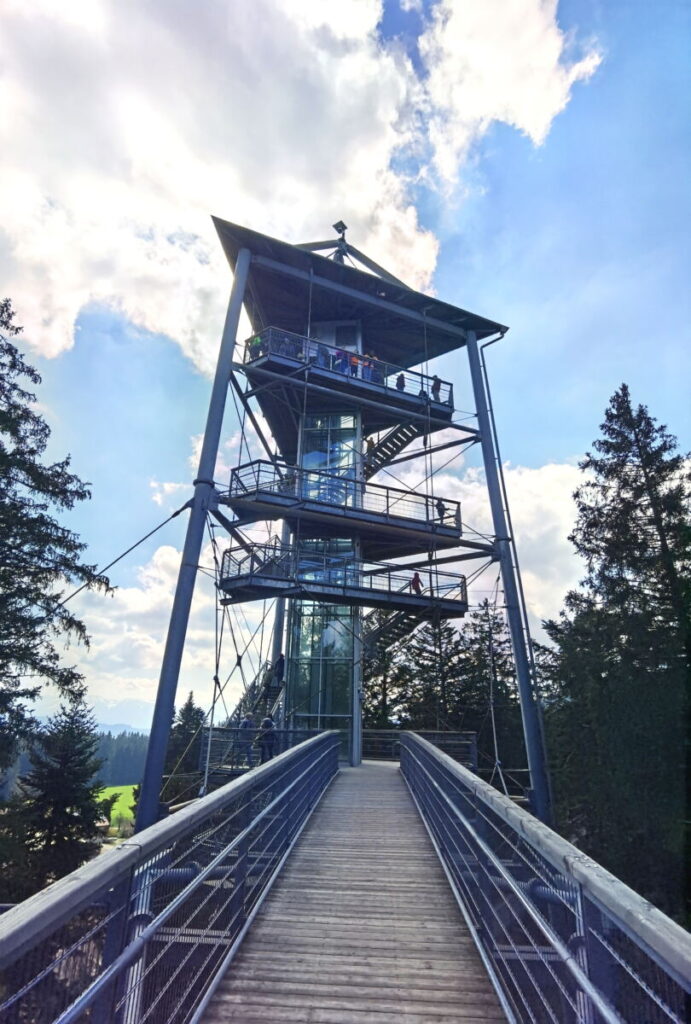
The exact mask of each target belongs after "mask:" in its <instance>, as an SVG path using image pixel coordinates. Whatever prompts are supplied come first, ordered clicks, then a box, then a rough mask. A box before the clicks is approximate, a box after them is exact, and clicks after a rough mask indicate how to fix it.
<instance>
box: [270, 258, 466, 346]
mask: <svg viewBox="0 0 691 1024" xmlns="http://www.w3.org/2000/svg"><path fill="white" fill-rule="evenodd" d="M252 264H253V265H254V266H257V267H264V268H266V269H267V270H273V271H274V272H275V273H277V274H283V275H284V276H286V277H294V278H297V279H298V280H300V281H305V282H306V283H309V280H310V274H309V271H307V270H300V269H299V268H298V267H290V266H288V265H287V264H285V263H281V262H280V261H279V260H272V259H271V258H270V257H269V256H259V255H258V254H255V255H254V256H253V257H252ZM312 284H313V286H314V287H317V288H323V289H324V290H325V291H329V292H336V293H337V294H339V295H346V296H347V297H348V298H349V299H354V300H355V301H356V302H361V303H363V304H364V305H367V306H375V307H376V308H377V309H381V310H383V311H384V312H386V313H395V314H396V316H400V317H402V318H403V319H405V320H412V321H413V322H414V323H416V324H419V325H420V327H423V326H424V325H427V327H428V328H430V327H433V328H434V329H435V330H438V331H442V332H443V333H444V334H449V335H451V337H453V338H458V339H460V341H461V342H465V338H466V333H467V332H466V330H465V329H464V328H463V327H455V326H454V325H453V324H449V323H447V322H446V321H445V320H437V318H436V317H432V316H425V315H424V314H422V313H418V312H416V311H415V310H414V309H407V308H406V307H405V306H399V305H398V304H397V303H395V302H389V301H388V300H387V299H385V298H382V297H381V296H376V295H368V294H367V292H361V291H358V289H357V288H349V287H348V285H345V284H339V283H338V282H337V281H328V280H327V279H326V278H324V277H321V276H320V275H319V274H314V276H313V278H312ZM403 287H404V288H406V286H405V285H403ZM406 291H410V289H409V288H406ZM413 294H415V293H413ZM432 301H433V299H431V298H430V302H432Z"/></svg>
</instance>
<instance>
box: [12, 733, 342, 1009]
mask: <svg viewBox="0 0 691 1024" xmlns="http://www.w3.org/2000/svg"><path fill="white" fill-rule="evenodd" d="M337 748H338V738H337V736H336V735H335V734H333V733H322V734H320V735H319V736H317V737H315V738H314V739H311V740H307V741H306V742H305V743H302V744H301V745H300V746H298V747H295V748H293V749H292V750H290V751H288V752H287V753H285V754H282V755H281V756H280V757H277V758H276V759H275V760H273V761H270V762H269V763H268V764H266V765H264V766H262V767H261V768H258V769H256V770H255V771H253V772H248V773H247V774H246V775H244V776H243V777H242V778H240V779H237V780H236V781H235V782H231V783H229V784H228V785H227V786H224V787H223V788H222V789H219V790H217V791H216V792H215V793H212V794H211V795H210V796H208V797H205V798H204V799H203V800H199V801H198V802H197V803H195V804H194V805H192V806H190V807H187V808H185V809H184V810H181V811H179V812H178V813H177V814H175V815H173V816H172V817H170V818H167V819H166V820H165V821H161V822H159V823H158V824H156V825H153V826H151V828H148V829H145V830H144V831H143V832H140V833H139V834H138V835H137V836H135V837H134V838H133V839H132V840H130V841H128V842H126V843H123V844H122V845H121V846H119V847H117V848H116V849H114V850H112V851H110V852H109V853H106V854H103V855H102V856H100V857H98V858H97V859H96V860H94V861H91V862H90V863H89V864H87V865H85V866H84V867H83V868H80V869H78V870H77V871H75V872H73V873H72V874H71V875H68V876H67V877H65V878H63V879H61V880H60V881H59V882H56V883H55V884H54V885H52V886H50V887H49V888H48V889H46V890H44V891H43V892H40V893H38V894H37V895H36V896H33V897H31V899H29V900H26V901H25V902H24V903H22V904H19V905H18V906H17V907H15V908H14V909H13V910H10V911H8V912H7V913H6V914H3V915H2V917H0V1019H1V1020H2V1021H3V1024H20V1022H21V1024H26V1022H31V1024H49V1022H50V1024H58V1022H59V1024H68V1022H77V1021H79V1022H86V1021H89V1022H91V1024H94V1022H99V1024H106V1022H108V1024H110V1022H113V1024H145V1022H151V1024H182V1022H190V1021H195V1022H196V1021H198V1020H199V1019H200V1017H201V1013H202V1012H203V1009H204V1007H205V1005H206V1003H207V1001H208V999H209V998H210V994H211V993H212V992H213V990H214V988H215V985H216V983H217V980H218V979H219V978H220V976H221V974H222V972H223V970H224V969H225V967H226V966H227V964H228V963H229V962H230V960H231V959H232V958H233V956H234V954H235V951H236V949H237V947H238V945H239V943H240V941H241V939H242V937H243V935H244V934H245V931H246V930H247V928H248V926H249V924H250V922H251V920H252V919H253V917H254V915H255V913H256V911H257V909H258V907H259V905H260V904H261V902H262V900H263V898H264V896H265V894H266V892H267V890H268V888H269V887H270V886H271V884H272V882H273V880H274V878H275V876H276V874H277V873H278V871H279V870H280V868H281V866H282V864H283V862H284V860H285V858H286V857H287V855H288V853H289V852H290V850H291V848H292V846H293V844H294V842H295V840H296V839H297V836H298V835H299V833H300V831H301V830H302V828H303V826H304V824H305V822H306V821H307V819H308V817H309V815H310V814H311V812H312V810H313V809H314V807H315V805H316V804H317V802H318V801H319V799H320V797H321V795H322V794H323V792H324V790H325V789H326V787H327V786H328V785H329V783H330V781H331V780H332V779H333V777H334V776H335V774H336V772H337V770H338V753H337Z"/></svg>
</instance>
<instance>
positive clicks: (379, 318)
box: [139, 219, 548, 827]
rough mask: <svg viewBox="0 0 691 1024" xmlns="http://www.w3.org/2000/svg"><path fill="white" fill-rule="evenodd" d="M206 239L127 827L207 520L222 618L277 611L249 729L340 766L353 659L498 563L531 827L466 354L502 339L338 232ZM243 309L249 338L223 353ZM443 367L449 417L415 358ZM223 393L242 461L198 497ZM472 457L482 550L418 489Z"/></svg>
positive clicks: (512, 585)
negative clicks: (211, 370) (466, 390)
mask: <svg viewBox="0 0 691 1024" xmlns="http://www.w3.org/2000/svg"><path fill="white" fill-rule="evenodd" d="M214 223H215V226H216V229H217V231H218V234H219V237H220V240H221V243H222V245H223V249H224V251H225V254H226V257H227V259H228V262H229V264H230V267H231V269H232V271H233V274H234V284H233V290H232V294H231V299H230V305H229V309H228V315H227V318H226V324H225V329H224V334H223V339H222V343H221V351H220V355H219V363H218V368H217V373H216V379H215V382H214V388H213V393H212V398H211V404H210V409H209V418H208V422H207V430H206V433H205V438H204V443H203V448H202V454H201V459H200V467H199V472H198V475H197V479H196V480H195V496H194V499H193V500H192V502H191V513H190V521H189V527H188V534H187V540H186V545H185V551H184V553H183V564H182V567H181V574H180V580H179V582H178V590H177V592H176V598H175V605H174V609H173V615H172V619H171V627H170V632H169V637H168V645H167V648H166V654H165V657H164V664H163V668H162V673H161V684H160V687H159V696H158V700H157V707H156V713H155V718H154V726H153V728H152V741H151V745H150V750H149V760H148V762H147V769H146V775H145V781H144V787H143V794H142V799H141V806H142V811H141V812H140V818H141V821H140V823H139V827H143V826H144V825H146V824H148V823H149V822H150V821H152V820H155V815H156V812H157V805H156V801H157V796H154V793H153V791H154V788H155V786H156V781H155V780H156V775H157V773H158V777H159V779H160V773H161V772H162V768H163V760H164V758H165V743H166V742H167V729H168V728H169V722H170V718H171V717H172V712H173V707H174V697H175V687H176V684H177V673H178V670H179V663H180V657H181V654H182V645H183V643H184V631H185V628H186V623H187V616H188V613H189V602H190V600H191V594H192V588H193V586H194V575H195V572H196V566H197V563H198V560H199V551H200V548H201V541H202V535H203V528H204V520H205V517H206V515H207V514H208V513H210V514H211V515H213V516H214V517H215V518H216V520H217V521H218V522H219V523H220V524H221V525H222V526H223V527H224V528H225V530H226V531H227V532H228V534H229V537H230V543H229V547H228V548H227V550H226V551H225V553H224V555H223V559H222V566H221V572H220V576H219V580H218V587H219V590H220V592H221V595H222V601H223V603H225V604H237V603H242V602H247V601H259V600H264V599H268V598H272V599H276V605H275V622H274V634H273V651H272V658H271V664H274V665H275V664H276V662H277V660H278V658H279V655H280V654H281V653H285V671H284V673H283V674H282V676H281V673H277V674H274V675H272V674H271V672H266V671H264V673H263V674H262V675H260V676H259V677H258V678H257V679H256V680H255V683H254V684H253V692H252V695H251V696H252V701H253V702H254V706H255V707H261V709H262V713H263V711H264V710H271V709H274V711H275V713H276V714H277V715H278V716H279V719H280V723H281V725H282V726H284V727H285V728H290V729H311V730H314V729H318V730H321V729H338V730H339V731H340V732H341V735H342V756H344V757H346V758H347V759H348V761H349V762H350V763H351V764H352V765H357V764H359V763H360V759H361V755H362V738H361V736H362V731H361V717H362V716H361V704H362V673H363V660H364V659H365V658H366V657H367V656H368V655H370V654H371V653H372V652H373V650H374V649H375V646H379V647H380V648H382V647H384V648H385V647H387V646H388V645H389V644H391V643H393V642H394V641H395V640H397V639H400V638H401V637H402V636H403V635H405V634H406V633H409V632H411V631H412V630H413V629H415V628H416V626H417V625H418V624H420V623H421V622H424V621H433V622H439V621H441V620H448V619H462V617H463V616H464V615H465V613H466V611H467V609H468V596H467V589H466V580H465V576H464V575H463V572H462V569H463V567H464V563H467V562H473V561H474V562H475V564H476V565H477V564H478V562H477V560H478V559H480V560H484V562H485V563H487V562H488V561H496V562H498V563H499V566H500V569H501V573H502V579H503V586H504V593H505V601H506V610H507V616H508V622H509V627H510V632H511V636H512V643H513V649H514V655H515V661H516V674H517V679H518V685H519V692H520V697H521V707H522V713H523V724H524V731H525V736H526V747H527V750H528V762H529V768H530V772H531V785H532V789H531V797H532V803H533V809H534V810H535V811H536V813H537V814H538V815H539V816H540V817H542V818H546V817H547V816H548V790H547V777H546V770H545V763H544V755H543V749H542V742H541V736H540V730H539V727H538V718H537V707H536V701H535V696H534V689H533V683H534V680H533V673H532V667H531V658H530V646H529V639H528V632H527V620H526V615H525V609H524V607H523V605H522V601H521V595H520V587H519V580H518V577H517V567H516V561H515V558H514V555H513V549H512V540H511V538H510V533H509V528H508V525H507V507H506V500H505V493H504V491H503V483H502V480H501V467H500V465H499V462H498V457H497V450H496V443H495V438H494V433H493V424H492V420H491V413H490V408H489V403H488V397H487V387H486V378H485V375H484V364H483V362H482V354H481V345H482V344H483V343H487V342H489V341H491V340H497V339H498V338H500V337H502V336H503V334H504V333H505V332H506V330H507V328H506V327H504V326H503V325H502V324H499V323H496V322H494V321H492V320H488V319H486V318H484V317H482V316H478V315H476V314H474V313H470V312H468V311H467V310H464V309H461V308H458V307H457V306H453V305H450V304H448V303H446V302H442V301H440V300H438V299H436V298H433V297H431V296H429V295H425V294H422V293H420V292H417V291H414V290H413V289H411V288H408V287H407V286H406V285H405V284H404V283H403V282H401V281H399V280H398V279H397V278H395V277H394V276H393V275H392V274H390V273H388V272H387V271H386V270H384V269H383V268H382V267H380V266H379V265H378V264H376V263H375V262H374V261H372V260H371V259H369V257H367V256H366V255H364V254H363V253H362V252H360V251H359V250H358V249H356V248H355V247H354V246H353V245H351V244H350V243H349V242H348V241H347V240H346V231H347V228H346V225H345V224H344V223H343V222H342V221H339V222H338V223H337V224H335V225H334V230H335V231H336V237H335V238H333V239H330V240H324V241H317V242H311V243H305V244H300V245H291V244H288V243H286V242H283V241H280V240H277V239H275V238H271V237H269V236H267V235H264V234H260V233H259V232H256V231H252V230H250V229H248V228H245V227H241V226H239V225H236V224H231V223H229V222H227V221H223V220H218V219H215V220H214ZM324 254H326V255H324ZM243 305H244V308H245V310H246V313H247V315H248V317H249V321H250V324H251V330H250V333H249V334H248V336H247V337H243V338H237V337H236V335H237V331H238V324H239V318H240V312H241V309H242V306H243ZM452 352H457V353H458V357H459V358H458V362H459V367H462V366H463V363H464V362H466V360H467V362H466V365H467V370H468V372H469V375H470V381H471V385H472V393H473V396H474V400H475V405H476V410H475V414H474V415H472V416H468V415H465V416H463V417H460V416H458V415H456V409H455V402H454V386H453V382H452V381H450V380H445V379H441V378H440V377H439V376H438V375H437V374H436V373H434V372H431V371H430V365H429V364H430V363H432V361H433V360H435V359H437V357H439V356H444V355H448V354H449V353H452ZM464 357H465V358H464ZM433 365H434V364H433ZM228 387H230V388H231V389H232V391H233V392H234V394H235V397H236V399H237V400H239V402H240V403H241V404H242V407H243V409H244V416H243V419H244V421H245V422H246V423H248V424H251V426H252V428H253V431H254V433H255V434H256V438H257V441H258V444H259V445H260V446H261V457H259V458H249V457H248V458H247V459H246V460H245V461H242V462H241V464H240V465H238V466H236V467H235V468H234V469H233V470H232V472H231V476H230V481H229V484H228V486H227V488H226V487H225V486H223V485H221V484H215V483H214V480H213V473H214V466H215V461H216V455H217V452H218V443H219V438H220V430H221V425H222V417H223V411H224V407H225V401H226V397H227V392H228ZM266 428H268V431H267V429H266ZM476 444H479V445H480V446H481V449H482V455H483V462H484V468H485V477H486V481H487V489H488V498H489V504H490V508H491V512H492V521H493V529H494V536H493V537H489V538H481V537H479V536H478V535H477V534H476V533H474V532H471V533H467V532H466V531H465V530H464V523H463V516H462V509H461V506H460V503H459V500H458V495H456V494H454V493H446V492H444V493H438V492H437V491H436V490H435V488H434V474H433V471H432V460H433V459H434V457H435V456H436V454H437V453H438V452H440V451H442V450H446V449H452V448H456V449H459V448H460V449H461V450H462V449H463V448H465V447H468V446H472V445H476ZM241 450H242V446H241ZM245 451H246V452H249V447H248V446H245ZM411 469H413V470H416V472H414V473H410V472H409V470H411ZM402 473H403V475H404V476H407V477H408V478H410V477H411V476H414V477H415V478H416V479H419V480H421V481H422V483H420V484H419V485H418V486H415V487H412V488H411V487H406V486H405V484H404V483H402V482H401V481H400V480H399V479H397V478H399V477H400V475H401V474H402ZM266 524H268V527H267V525H266ZM242 706H243V707H244V709H247V708H248V707H250V706H251V702H248V700H245V701H244V702H243V704H242ZM166 723H168V724H166ZM157 792H158V790H156V793H157Z"/></svg>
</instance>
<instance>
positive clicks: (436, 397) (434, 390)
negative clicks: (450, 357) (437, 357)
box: [432, 373, 441, 402]
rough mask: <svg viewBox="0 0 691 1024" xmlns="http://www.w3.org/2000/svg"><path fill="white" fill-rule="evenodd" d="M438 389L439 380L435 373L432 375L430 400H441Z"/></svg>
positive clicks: (439, 386)
mask: <svg viewBox="0 0 691 1024" xmlns="http://www.w3.org/2000/svg"><path fill="white" fill-rule="evenodd" d="M440 390H441V380H440V379H439V377H437V375H436V373H435V375H434V377H432V401H433V402H440V401H441V394H440Z"/></svg>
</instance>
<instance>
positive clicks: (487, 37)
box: [420, 0, 602, 185]
mask: <svg viewBox="0 0 691 1024" xmlns="http://www.w3.org/2000/svg"><path fill="white" fill-rule="evenodd" d="M569 43H570V41H569V40H568V39H567V38H566V37H565V36H564V33H563V32H561V31H560V29H559V26H558V24H557V0H479V2H476V3H455V2H454V0H439V2H438V3H437V4H436V5H435V7H434V8H433V14H432V23H431V25H430V27H429V28H428V30H427V31H426V32H425V33H424V34H423V36H422V37H421V39H420V51H421V55H422V59H423V61H424V64H425V67H426V68H427V70H428V73H429V77H428V79H427V82H426V90H427V97H428V102H429V111H430V117H429V141H430V145H431V148H432V153H433V162H434V166H435V168H436V171H437V172H438V174H439V175H440V177H441V179H442V180H443V181H444V182H446V183H447V185H448V184H454V183H455V181H456V179H457V176H458V169H459V165H461V164H462V162H463V160H464V159H465V158H466V157H467V155H468V153H469V151H470V149H471V147H472V145H473V144H474V143H475V142H477V140H478V139H479V138H481V137H482V136H483V135H484V134H485V132H486V131H487V129H488V128H489V126H490V125H491V124H492V123H493V122H501V123H503V124H507V125H510V126H511V127H513V128H516V129H517V130H518V131H520V132H522V133H523V134H524V135H527V136H528V138H529V139H530V140H531V141H532V142H533V143H534V144H535V145H538V146H539V145H540V144H541V143H543V142H544V140H545V138H546V136H547V133H548V132H549V130H550V127H551V125H552V122H553V120H554V118H555V117H556V116H557V114H559V113H560V112H561V111H562V110H563V109H564V107H565V106H566V104H567V103H568V101H569V98H570V94H571V89H572V87H573V85H574V84H575V83H576V82H578V81H582V80H585V79H588V78H590V76H591V75H592V74H593V73H594V72H595V70H596V69H597V67H598V66H599V64H600V62H601V60H602V56H601V54H600V52H599V51H598V50H597V48H596V47H595V46H593V45H590V46H588V47H587V48H586V50H585V51H584V53H583V55H582V56H581V57H580V59H577V60H569V59H568V58H567V57H566V53H567V51H568V49H569Z"/></svg>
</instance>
